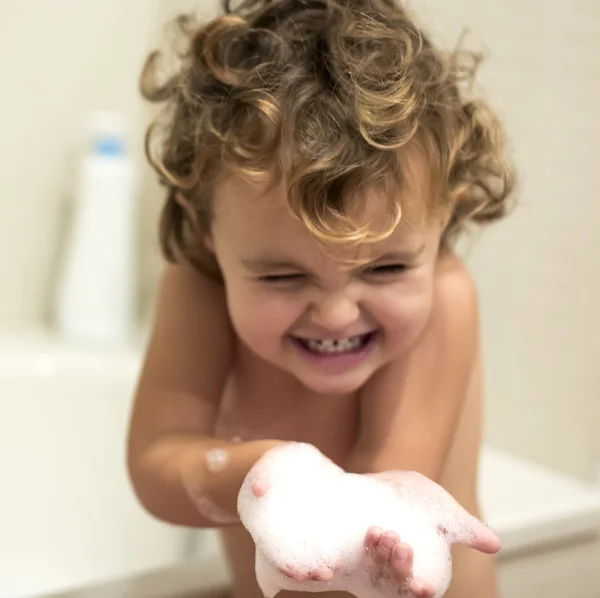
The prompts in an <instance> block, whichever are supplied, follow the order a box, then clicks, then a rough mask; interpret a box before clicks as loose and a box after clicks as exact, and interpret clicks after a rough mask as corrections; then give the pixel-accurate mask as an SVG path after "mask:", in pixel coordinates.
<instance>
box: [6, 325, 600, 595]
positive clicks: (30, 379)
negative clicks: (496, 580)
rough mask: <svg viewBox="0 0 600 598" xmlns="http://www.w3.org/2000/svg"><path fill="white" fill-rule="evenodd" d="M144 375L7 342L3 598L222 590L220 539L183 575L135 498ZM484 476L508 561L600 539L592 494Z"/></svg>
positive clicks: (127, 366)
mask: <svg viewBox="0 0 600 598" xmlns="http://www.w3.org/2000/svg"><path fill="white" fill-rule="evenodd" d="M139 364H140V354H139V351H138V349H137V348H130V349H127V348H123V349H118V350H111V351H108V350H107V351H99V350H91V349H84V348H81V347H76V346H73V345H68V344H65V343H61V342H58V341H55V340H52V339H51V338H48V337H45V336H40V335H34V336H31V335H30V336H27V337H19V338H15V337H12V338H4V339H2V338H0V483H1V484H2V486H1V487H2V494H1V497H2V498H1V502H0V596H1V597H2V598H16V597H22V596H32V595H39V594H42V593H51V592H58V591H63V590H69V589H70V588H78V587H82V586H95V585H98V584H103V583H105V582H107V581H111V580H119V579H121V580H123V579H128V578H129V579H133V578H137V579H138V581H137V582H131V583H138V584H139V583H141V582H139V579H140V577H139V576H140V575H142V577H143V574H145V573H149V572H152V571H157V570H161V571H163V574H161V579H162V582H161V583H163V584H164V585H165V588H166V590H165V591H166V593H165V595H167V596H169V595H175V593H176V592H177V591H181V592H183V591H188V590H189V591H191V590H202V588H204V587H207V586H214V585H219V584H221V583H224V582H225V581H226V579H227V571H226V568H225V564H224V562H223V559H222V554H221V551H220V549H219V546H218V543H217V542H216V535H215V533H214V532H199V534H200V536H201V541H200V542H199V544H198V546H199V552H197V553H196V557H197V558H196V559H194V560H195V561H196V562H195V563H194V564H192V565H191V568H190V567H188V568H187V569H185V568H181V567H180V565H181V563H182V562H183V560H184V553H185V551H186V549H187V548H189V545H188V544H186V543H187V541H188V540H189V534H188V532H187V530H184V529H181V528H176V527H171V526H167V525H163V524H160V523H158V522H156V521H154V520H153V519H151V518H150V517H149V516H148V515H146V513H145V512H144V511H143V510H142V509H141V507H140V506H139V505H138V504H137V502H136V500H135V498H134V496H133V493H132V491H131V488H130V486H129V482H128V480H127V475H126V470H125V455H124V450H125V434H126V427H127V421H128V416H129V410H130V406H131V400H132V391H133V387H134V384H135V381H136V376H137V373H138V368H139ZM481 471H482V475H481V490H480V492H481V499H482V506H483V510H484V513H485V518H486V520H487V521H488V522H489V523H490V524H491V525H492V527H494V528H495V529H496V530H497V531H498V533H499V534H500V536H501V537H502V539H503V542H504V549H503V551H502V554H503V555H504V558H505V559H510V557H511V555H513V554H515V553H518V552H519V551H522V550H523V549H535V547H536V546H539V545H546V544H552V543H557V542H558V543H561V542H562V543H566V542H568V541H572V540H573V539H574V538H576V537H578V536H582V535H585V534H586V533H589V531H590V530H592V529H594V528H596V529H597V528H598V527H600V495H599V493H598V491H597V489H596V488H594V487H589V486H586V485H585V484H583V483H580V482H578V481H576V480H572V479H570V478H568V477H565V476H561V475H560V474H557V473H555V472H552V471H548V470H545V469H543V468H540V467H537V466H535V465H533V464H532V463H529V462H527V461H523V460H521V459H518V458H515V457H513V456H510V455H506V454H504V453H501V452H497V451H494V450H492V449H489V448H487V447H486V448H484V450H483V453H482V460H481ZM202 540H203V541H202ZM169 571H171V572H172V575H170V576H169ZM186 571H187V573H185V572H186ZM149 579H150V581H149V582H148V583H149V584H150V586H151V587H153V588H156V584H157V583H158V582H157V581H155V578H154V577H153V576H152V575H151V576H150V578H149ZM126 583H127V582H126ZM115 587H116V586H115ZM120 587H125V586H120ZM136 587H137V586H136ZM171 591H172V593H170V592H171ZM66 595H67V594H65V596H66Z"/></svg>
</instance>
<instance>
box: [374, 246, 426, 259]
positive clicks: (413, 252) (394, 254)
mask: <svg viewBox="0 0 600 598" xmlns="http://www.w3.org/2000/svg"><path fill="white" fill-rule="evenodd" d="M426 246H427V245H426V244H425V243H423V244H422V245H419V247H417V248H416V249H407V250H405V251H389V252H387V253H384V254H383V255H380V256H378V257H376V258H375V259H373V260H372V262H410V261H413V260H416V259H417V258H418V257H420V256H421V254H422V253H423V252H424V251H425V248H426Z"/></svg>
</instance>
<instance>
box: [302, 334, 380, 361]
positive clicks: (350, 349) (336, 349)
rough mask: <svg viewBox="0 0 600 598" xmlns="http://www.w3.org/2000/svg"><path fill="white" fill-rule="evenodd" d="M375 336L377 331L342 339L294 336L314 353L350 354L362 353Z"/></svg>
mask: <svg viewBox="0 0 600 598" xmlns="http://www.w3.org/2000/svg"><path fill="white" fill-rule="evenodd" d="M374 338H375V332H369V333H367V334H360V335H357V336H351V337H348V338H340V339H323V340H318V339H312V338H311V339H306V338H300V337H294V340H295V341H296V342H297V343H298V344H299V345H300V346H301V347H302V348H303V349H304V350H306V351H308V352H309V353H312V354H313V355H348V354H352V353H361V352H362V351H364V350H365V349H366V348H367V347H368V346H369V345H370V343H371V342H372V341H373V339H374Z"/></svg>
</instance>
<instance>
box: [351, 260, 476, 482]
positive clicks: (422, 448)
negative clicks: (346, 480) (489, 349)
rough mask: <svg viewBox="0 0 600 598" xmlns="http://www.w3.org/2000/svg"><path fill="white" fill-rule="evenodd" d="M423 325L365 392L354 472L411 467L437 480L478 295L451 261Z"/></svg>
mask: <svg viewBox="0 0 600 598" xmlns="http://www.w3.org/2000/svg"><path fill="white" fill-rule="evenodd" d="M444 259H445V260H446V263H445V264H443V265H441V266H440V272H439V273H438V280H437V283H436V289H435V294H436V296H435V299H434V308H433V312H432V316H431V318H430V321H429V323H428V325H427V327H426V329H425V330H424V332H423V334H422V335H421V338H420V340H419V341H418V343H417V345H416V346H415V347H414V348H413V349H412V350H411V352H410V355H408V357H407V358H406V359H404V360H403V361H402V363H400V364H391V365H390V366H388V367H387V368H386V369H385V370H384V371H382V372H381V373H380V374H379V375H377V376H376V377H374V378H373V380H372V381H371V382H370V383H369V384H368V385H367V386H366V387H365V388H364V390H363V396H362V399H361V400H362V414H361V430H360V433H359V441H358V443H357V446H356V450H355V453H354V455H353V457H352V459H351V462H350V465H351V466H352V467H353V468H355V469H357V470H358V471H360V470H363V471H383V470H385V469H389V468H390V466H393V468H395V469H413V470H416V471H419V472H420V473H422V474H424V475H426V476H427V477H429V478H430V479H432V480H434V481H436V482H438V483H439V482H440V478H441V476H442V473H443V470H444V468H445V465H446V461H447V458H448V454H449V451H450V447H451V445H452V442H453V439H454V436H455V431H456V428H457V424H458V420H459V417H460V414H461V411H462V409H463V406H464V404H465V399H466V396H467V389H468V386H469V382H470V378H471V375H472V372H473V368H474V363H475V361H476V357H477V352H478V332H479V331H478V321H477V320H478V318H477V297H476V291H475V288H474V285H473V283H472V281H471V279H470V277H469V275H468V274H467V273H466V271H464V269H463V268H462V266H461V265H460V263H459V262H458V260H456V258H453V257H450V258H444Z"/></svg>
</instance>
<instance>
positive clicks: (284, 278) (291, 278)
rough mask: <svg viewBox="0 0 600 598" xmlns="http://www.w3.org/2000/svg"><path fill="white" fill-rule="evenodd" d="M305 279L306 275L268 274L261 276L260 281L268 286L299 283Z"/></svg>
mask: <svg viewBox="0 0 600 598" xmlns="http://www.w3.org/2000/svg"><path fill="white" fill-rule="evenodd" d="M303 278H304V274H268V275H266V276H260V277H259V278H258V280H260V281H261V282H266V283H267V284H276V283H281V282H297V281H299V280H302V279H303Z"/></svg>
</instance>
